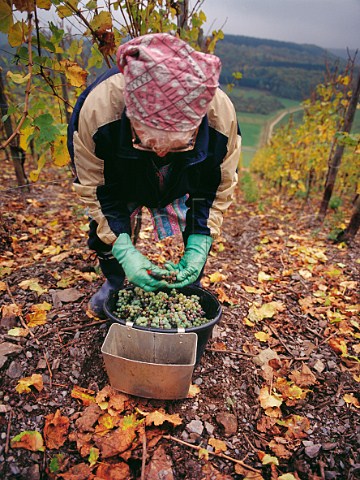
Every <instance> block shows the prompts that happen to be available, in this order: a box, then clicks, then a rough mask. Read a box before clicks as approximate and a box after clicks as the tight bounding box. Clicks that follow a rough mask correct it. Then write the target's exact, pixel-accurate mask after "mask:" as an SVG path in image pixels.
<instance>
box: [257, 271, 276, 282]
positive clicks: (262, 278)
mask: <svg viewBox="0 0 360 480" xmlns="http://www.w3.org/2000/svg"><path fill="white" fill-rule="evenodd" d="M270 280H273V278H272V276H271V275H268V274H267V273H265V272H259V273H258V282H268V281H270Z"/></svg>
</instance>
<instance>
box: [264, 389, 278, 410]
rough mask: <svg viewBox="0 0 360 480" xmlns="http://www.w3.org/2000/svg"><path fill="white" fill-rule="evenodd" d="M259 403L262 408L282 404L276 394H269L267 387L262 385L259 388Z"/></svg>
mask: <svg viewBox="0 0 360 480" xmlns="http://www.w3.org/2000/svg"><path fill="white" fill-rule="evenodd" d="M259 400H260V405H261V407H262V408H263V409H267V408H270V407H280V405H281V404H282V399H281V397H279V396H278V395H276V394H271V393H270V392H269V388H268V387H267V386H264V387H262V388H261V389H260V395H259Z"/></svg>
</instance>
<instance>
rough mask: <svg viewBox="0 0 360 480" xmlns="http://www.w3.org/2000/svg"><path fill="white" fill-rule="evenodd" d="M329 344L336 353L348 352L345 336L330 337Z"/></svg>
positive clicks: (343, 353)
mask: <svg viewBox="0 0 360 480" xmlns="http://www.w3.org/2000/svg"><path fill="white" fill-rule="evenodd" d="M329 346H330V348H332V349H333V350H334V352H335V353H338V354H339V355H346V354H347V346H346V342H345V340H344V339H343V338H340V337H333V338H330V340H329Z"/></svg>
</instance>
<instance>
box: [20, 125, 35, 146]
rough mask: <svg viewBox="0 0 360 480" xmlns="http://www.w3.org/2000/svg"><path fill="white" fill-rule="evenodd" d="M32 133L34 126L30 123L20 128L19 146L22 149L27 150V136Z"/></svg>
mask: <svg viewBox="0 0 360 480" xmlns="http://www.w3.org/2000/svg"><path fill="white" fill-rule="evenodd" d="M33 133H34V127H32V126H31V125H29V126H27V127H25V128H22V129H21V131H20V147H21V148H22V149H23V150H25V151H26V150H27V148H28V145H29V137H30V135H32V134H33Z"/></svg>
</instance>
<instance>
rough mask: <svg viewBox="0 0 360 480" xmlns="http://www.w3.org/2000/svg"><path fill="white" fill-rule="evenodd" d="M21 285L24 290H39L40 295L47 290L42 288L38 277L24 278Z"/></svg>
mask: <svg viewBox="0 0 360 480" xmlns="http://www.w3.org/2000/svg"><path fill="white" fill-rule="evenodd" d="M19 287H20V288H22V289H23V290H32V291H33V292H37V293H38V294H39V295H42V294H43V293H45V292H46V291H47V290H46V289H44V288H42V287H41V286H40V285H39V283H38V279H37V278H30V279H29V280H23V281H22V282H20V283H19Z"/></svg>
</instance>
